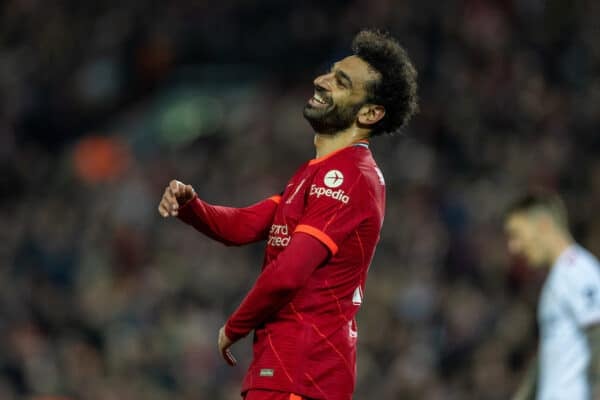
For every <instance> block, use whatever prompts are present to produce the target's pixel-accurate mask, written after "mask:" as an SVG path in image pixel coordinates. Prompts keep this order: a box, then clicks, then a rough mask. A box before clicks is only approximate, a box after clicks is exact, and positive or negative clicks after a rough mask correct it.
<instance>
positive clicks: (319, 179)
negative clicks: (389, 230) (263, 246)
mask: <svg viewBox="0 0 600 400" xmlns="http://www.w3.org/2000/svg"><path fill="white" fill-rule="evenodd" d="M366 190H367V188H366V187H364V178H363V177H362V175H361V173H360V171H359V170H358V168H356V167H355V166H348V167H346V168H344V167H337V168H333V167H332V168H322V169H320V170H319V171H317V173H316V174H315V175H314V177H313V179H312V181H311V182H310V185H309V187H308V188H307V196H306V207H305V209H304V213H303V215H302V217H301V218H300V220H299V221H298V225H297V226H296V229H295V231H296V232H303V233H306V234H309V235H311V236H313V237H315V238H316V239H318V240H319V241H321V242H322V243H323V244H324V245H325V246H327V248H328V249H329V251H330V252H331V254H332V255H335V254H336V253H337V252H338V250H339V247H340V245H341V244H342V243H343V242H344V240H345V239H346V238H347V237H348V235H349V234H350V233H352V232H353V231H354V230H355V229H356V228H357V227H358V225H360V223H361V222H362V221H363V220H364V219H365V218H366V217H367V215H366V212H365V209H366V207H365V197H366V196H368V194H367V193H366Z"/></svg>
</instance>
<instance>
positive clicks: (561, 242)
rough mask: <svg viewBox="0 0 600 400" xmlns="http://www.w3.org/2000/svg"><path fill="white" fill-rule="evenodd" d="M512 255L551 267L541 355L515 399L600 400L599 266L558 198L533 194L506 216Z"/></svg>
mask: <svg viewBox="0 0 600 400" xmlns="http://www.w3.org/2000/svg"><path fill="white" fill-rule="evenodd" d="M505 230H506V234H507V239H508V248H509V251H510V252H511V253H512V254H514V255H520V256H523V257H525V259H526V260H527V262H528V263H529V264H530V265H531V266H535V267H546V268H548V267H549V268H550V271H549V274H548V277H547V278H546V281H545V283H544V287H543V289H542V293H541V296H540V301H539V305H538V312H537V319H538V325H539V330H540V342H539V351H538V356H537V357H536V359H535V361H534V362H533V363H532V366H531V367H530V370H529V371H528V373H527V375H526V377H525V379H524V380H523V383H522V384H521V386H520V387H519V389H518V391H517V393H516V394H515V396H514V397H513V399H514V400H525V399H537V400H588V399H600V264H599V263H598V260H597V259H596V258H595V257H594V256H593V255H592V254H590V253H589V252H588V251H586V250H585V249H584V248H582V247H581V246H579V245H578V244H576V243H575V242H574V240H573V238H572V236H571V234H570V233H569V228H568V222H567V213H566V209H565V207H564V205H563V202H562V201H561V199H560V198H559V197H558V196H556V195H553V194H548V193H538V194H530V195H527V196H525V197H523V198H522V199H520V200H518V201H517V202H515V203H514V204H513V205H512V206H511V207H510V208H509V211H508V212H507V214H506V220H505Z"/></svg>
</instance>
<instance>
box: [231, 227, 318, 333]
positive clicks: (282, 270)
mask: <svg viewBox="0 0 600 400" xmlns="http://www.w3.org/2000/svg"><path fill="white" fill-rule="evenodd" d="M328 256H329V252H328V251H327V247H325V246H324V245H323V243H321V242H320V241H319V240H317V239H315V238H314V237H312V236H310V235H307V234H304V233H296V234H294V235H293V236H292V238H291V241H290V244H289V246H287V247H286V249H285V250H284V251H282V252H281V253H279V255H278V256H277V258H275V259H274V260H273V261H271V263H269V265H267V266H266V267H265V268H264V269H263V271H262V273H261V274H260V275H259V276H258V279H257V280H256V282H255V283H254V286H253V287H252V289H251V290H250V292H249V293H248V295H247V296H246V298H245V299H244V301H243V302H242V304H241V305H240V306H239V307H238V309H237V311H236V312H235V313H234V314H233V315H232V316H231V317H230V318H229V321H227V324H226V326H225V334H226V335H227V337H228V338H229V339H231V340H233V341H237V340H239V339H241V338H242V337H244V336H246V335H247V334H248V333H250V331H252V330H253V329H254V328H256V327H257V326H259V325H260V324H261V323H262V322H264V321H265V320H267V319H268V318H269V317H270V316H272V315H273V314H274V313H275V312H277V311H279V309H281V307H283V306H284V305H286V304H288V303H289V302H290V300H291V299H292V298H293V297H294V295H295V294H296V293H297V292H298V290H300V289H301V288H302V287H303V286H304V285H306V282H307V281H308V279H309V278H310V276H311V275H312V273H313V272H314V270H315V269H316V268H317V267H318V266H320V265H321V264H323V262H325V260H326V259H327V257H328Z"/></svg>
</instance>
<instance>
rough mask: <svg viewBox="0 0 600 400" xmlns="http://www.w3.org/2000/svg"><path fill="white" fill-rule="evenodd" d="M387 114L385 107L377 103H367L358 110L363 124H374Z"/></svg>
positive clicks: (359, 119)
mask: <svg viewBox="0 0 600 400" xmlns="http://www.w3.org/2000/svg"><path fill="white" fill-rule="evenodd" d="M384 116H385V108H384V107H383V106H379V105H375V104H365V105H364V106H362V107H361V109H360V110H359V111H358V122H359V123H360V124H361V125H374V124H376V123H378V122H379V121H381V119H382V118H383V117H384Z"/></svg>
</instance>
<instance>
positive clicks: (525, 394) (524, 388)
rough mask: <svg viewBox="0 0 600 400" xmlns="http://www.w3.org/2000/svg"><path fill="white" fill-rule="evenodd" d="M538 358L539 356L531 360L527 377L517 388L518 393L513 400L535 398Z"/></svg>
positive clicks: (532, 399) (530, 399) (533, 399)
mask: <svg viewBox="0 0 600 400" xmlns="http://www.w3.org/2000/svg"><path fill="white" fill-rule="evenodd" d="M538 369H539V365H538V358H537V356H536V357H534V358H533V360H531V363H530V364H529V367H528V368H527V371H526V372H525V377H524V378H523V381H522V382H521V385H520V386H519V389H518V390H517V393H515V395H514V396H513V398H512V400H535V396H536V391H537V390H536V388H537V379H538Z"/></svg>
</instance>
